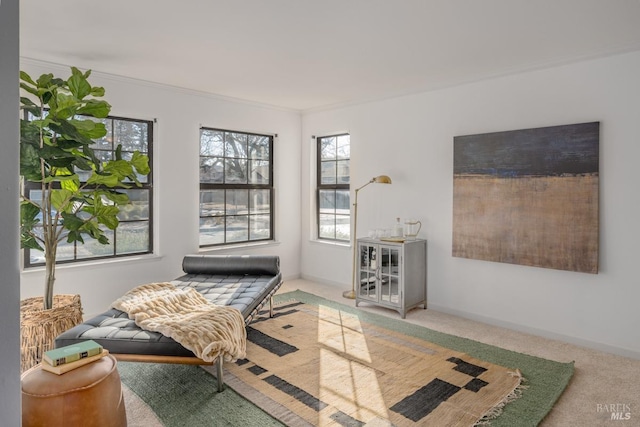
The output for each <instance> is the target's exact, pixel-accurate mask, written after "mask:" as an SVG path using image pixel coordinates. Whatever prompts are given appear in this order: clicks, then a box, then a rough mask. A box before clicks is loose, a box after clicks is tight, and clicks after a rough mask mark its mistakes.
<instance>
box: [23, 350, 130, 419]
mask: <svg viewBox="0 0 640 427" xmlns="http://www.w3.org/2000/svg"><path fill="white" fill-rule="evenodd" d="M116 365H117V362H116V359H115V358H114V357H112V356H111V355H107V356H105V357H103V358H101V359H100V360H97V361H95V362H93V363H89V364H87V365H85V366H82V367H80V368H77V369H74V370H72V371H69V372H66V373H64V374H62V375H56V374H52V373H51V372H47V371H43V370H42V369H41V367H40V365H37V366H34V367H33V368H31V369H29V370H28V371H26V372H25V373H24V374H22V426H23V427H30V426H47V427H54V426H68V427H73V426H83V427H84V426H94V427H121V426H123V427H124V426H126V425H127V414H126V411H125V407H124V400H123V397H122V387H121V383H120V374H119V373H118V369H117V366H116Z"/></svg>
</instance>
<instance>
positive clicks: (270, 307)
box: [269, 295, 273, 317]
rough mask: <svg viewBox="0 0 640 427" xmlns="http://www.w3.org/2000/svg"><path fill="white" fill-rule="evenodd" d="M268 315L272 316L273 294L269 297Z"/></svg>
mask: <svg viewBox="0 0 640 427" xmlns="http://www.w3.org/2000/svg"><path fill="white" fill-rule="evenodd" d="M269 317H273V295H271V297H269Z"/></svg>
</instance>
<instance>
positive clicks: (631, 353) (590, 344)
mask: <svg viewBox="0 0 640 427" xmlns="http://www.w3.org/2000/svg"><path fill="white" fill-rule="evenodd" d="M429 309H431V310H434V311H439V312H441V313H446V314H451V315H454V316H458V317H462V318H464V319H469V320H473V321H476V322H482V323H487V324H489V325H493V326H499V327H502V328H507V329H511V330H514V331H518V332H524V333H527V334H531V335H537V336H539V337H542V338H548V339H552V340H556V341H562V342H566V343H569V344H574V345H577V346H580V347H585V348H589V349H592V350H598V351H602V352H605V353H611V354H615V355H617V356H622V357H628V358H630V359H638V360H640V352H639V351H635V350H631V349H628V348H624V347H617V346H613V345H610V344H605V343H601V342H597V341H591V340H585V339H582V338H578V337H573V336H570V335H564V334H559V333H556V332H553V331H548V330H545V329H538V328H532V327H529V326H525V325H520V324H518V323H513V322H509V321H505V320H500V319H495V318H492V317H487V316H482V315H479V314H474V313H469V312H466V311H460V310H455V309H452V308H449V307H445V306H441V305H438V304H433V303H429Z"/></svg>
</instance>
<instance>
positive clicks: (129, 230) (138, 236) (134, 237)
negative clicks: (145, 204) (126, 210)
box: [116, 221, 149, 254]
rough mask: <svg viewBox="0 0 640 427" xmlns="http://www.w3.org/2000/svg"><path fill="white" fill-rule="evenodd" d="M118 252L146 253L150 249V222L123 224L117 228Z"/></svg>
mask: <svg viewBox="0 0 640 427" xmlns="http://www.w3.org/2000/svg"><path fill="white" fill-rule="evenodd" d="M116 240H117V242H116V247H117V250H116V252H117V253H118V254H127V253H133V252H145V251H146V250H147V248H148V247H149V222H148V221H134V222H122V223H120V225H118V228H116Z"/></svg>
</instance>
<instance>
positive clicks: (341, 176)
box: [336, 160, 350, 184]
mask: <svg viewBox="0 0 640 427" xmlns="http://www.w3.org/2000/svg"><path fill="white" fill-rule="evenodd" d="M336 165H337V166H336V169H337V175H338V178H337V182H338V184H348V183H349V174H350V172H349V160H339V161H338V162H337V163H336Z"/></svg>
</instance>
